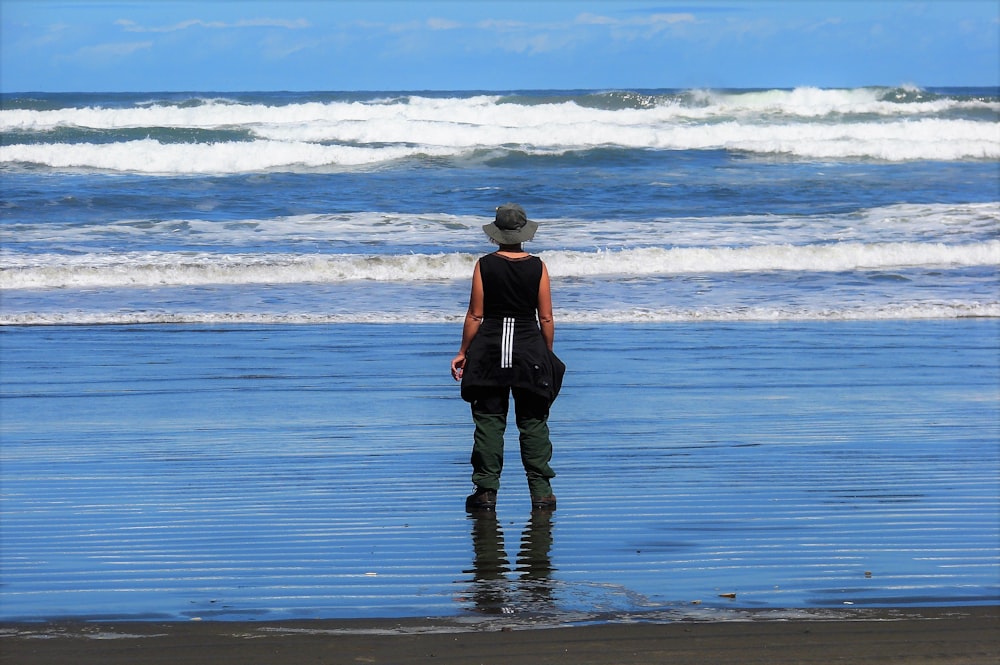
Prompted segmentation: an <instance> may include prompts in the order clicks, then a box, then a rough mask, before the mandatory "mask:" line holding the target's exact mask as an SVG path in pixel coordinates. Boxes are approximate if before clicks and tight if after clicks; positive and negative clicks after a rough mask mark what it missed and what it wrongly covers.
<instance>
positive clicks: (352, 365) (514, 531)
mask: <svg viewBox="0 0 1000 665" xmlns="http://www.w3.org/2000/svg"><path fill="white" fill-rule="evenodd" d="M459 335H460V329H459V328H458V327H457V326H455V325H417V324H408V325H363V324H350V325H260V326H258V325H250V324H246V325H237V326H207V325H193V326H192V325H175V326H163V325H145V326H98V327H87V326H71V327H58V326H56V327H45V326H43V327H17V326H13V327H11V326H8V327H4V328H0V361H2V367H3V383H2V385H3V393H2V401H0V417H2V418H0V423H2V424H0V437H2V448H0V452H2V458H0V459H2V465H0V474H2V475H0V488H2V493H3V502H2V513H0V536H2V538H0V542H2V547H0V569H2V571H3V572H2V583H3V594H2V596H0V618H2V619H4V620H11V619H41V618H54V617H67V616H72V617H90V618H108V619H110V618H115V619H154V618H156V619H184V618H204V619H236V618H250V619H262V620H263V619H275V618H292V617H297V618H306V617H327V618H330V617H334V618H336V617H380V616H381V617H384V616H459V617H469V618H470V619H475V618H476V617H480V618H482V617H494V616H495V617H503V618H505V619H508V620H525V621H533V622H537V621H556V622H559V621H581V620H603V619H607V618H614V617H633V616H645V617H662V616H669V617H676V616H686V615H691V614H699V615H706V614H707V615H709V616H712V615H718V614H720V613H724V612H726V611H729V610H739V609H748V608H750V609H753V608H756V609H771V610H775V611H778V610H787V609H790V608H791V609H794V608H840V607H849V606H867V607H873V606H897V607H898V606H917V605H975V604H993V603H996V602H997V601H998V600H1000V555H998V547H997V543H998V542H1000V505H998V502H997V496H998V495H1000V451H998V443H997V442H998V441H1000V406H998V405H1000V401H998V397H1000V395H998V386H1000V369H998V356H997V351H996V349H997V348H998V342H1000V324H998V322H997V320H996V319H979V320H976V319H969V320H949V321H896V322H892V321H889V322H887V321H881V322H785V323H750V322H738V323H675V324H662V323H661V324H635V325H625V324H616V325H563V326H560V327H559V328H558V330H557V346H558V348H559V350H560V355H561V356H562V357H563V358H564V360H565V361H566V363H567V365H568V366H569V374H568V375H567V381H566V386H565V388H564V392H563V394H562V395H561V396H560V398H559V400H558V401H557V402H556V405H555V406H554V408H553V412H552V418H551V426H552V430H553V437H554V441H555V449H556V451H555V458H554V460H553V467H554V468H555V469H556V471H557V473H558V474H559V475H558V477H557V478H556V479H555V481H554V486H555V489H556V493H557V495H558V497H559V509H558V511H557V512H556V513H555V514H554V515H552V517H551V519H549V520H545V519H540V518H535V519H532V517H531V515H530V510H529V503H528V495H527V489H526V487H525V484H524V479H523V475H522V473H521V472H520V469H519V468H518V467H519V464H518V458H517V455H516V438H515V437H514V436H513V435H510V436H509V437H508V446H509V447H510V449H509V451H508V464H507V469H506V471H505V474H504V478H503V482H504V485H503V487H502V489H501V493H500V497H499V507H498V511H497V519H496V520H495V521H490V520H477V519H473V518H470V517H468V516H467V515H466V514H465V513H464V512H463V507H464V496H465V494H466V493H467V492H468V490H469V488H470V484H469V480H468V478H469V474H470V471H471V469H470V467H469V465H468V455H469V449H470V439H471V425H470V419H469V415H468V413H467V407H466V405H465V403H463V402H462V401H461V399H460V398H459V397H458V392H457V386H456V384H454V382H452V380H451V379H450V377H449V376H448V365H447V363H448V360H449V359H450V358H451V355H452V354H453V352H454V349H455V348H456V345H457V343H458V338H459ZM731 594H735V597H728V596H729V595H731Z"/></svg>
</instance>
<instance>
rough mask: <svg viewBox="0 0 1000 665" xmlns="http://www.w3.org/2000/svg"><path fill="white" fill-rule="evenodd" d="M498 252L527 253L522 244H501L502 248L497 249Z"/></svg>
mask: <svg viewBox="0 0 1000 665" xmlns="http://www.w3.org/2000/svg"><path fill="white" fill-rule="evenodd" d="M497 253H498V254H527V252H525V251H524V250H523V249H521V245H519V244H518V245H500V249H498V250H497Z"/></svg>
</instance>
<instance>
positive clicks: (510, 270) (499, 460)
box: [451, 203, 566, 512]
mask: <svg viewBox="0 0 1000 665" xmlns="http://www.w3.org/2000/svg"><path fill="white" fill-rule="evenodd" d="M537 229H538V224H537V223H536V222H533V221H531V220H529V219H528V218H527V216H526V215H525V212H524V210H523V209H522V208H521V206H519V205H517V204H514V203H507V204H504V205H502V206H500V207H499V208H497V210H496V219H495V221H494V222H493V223H491V224H487V225H485V226H484V227H483V230H484V231H486V235H488V236H489V237H490V238H491V239H492V240H493V241H494V242H496V243H497V244H498V245H499V246H500V248H499V249H498V250H497V251H496V252H493V253H492V254H487V255H485V256H483V257H480V259H479V261H477V262H476V268H475V270H474V271H473V274H472V295H471V296H470V298H469V310H468V312H467V313H466V315H465V325H464V327H463V330H462V345H461V347H460V348H459V351H458V355H456V356H455V358H454V359H452V361H451V375H452V377H454V378H455V380H456V381H459V380H461V382H462V399H464V400H465V401H467V402H469V403H470V404H471V405H472V420H473V422H474V423H475V426H476V429H475V434H474V436H473V446H472V482H473V483H474V484H475V486H476V488H475V492H474V493H473V494H472V495H471V496H469V497H468V498H467V499H466V501H465V509H466V510H467V511H469V512H483V511H488V512H492V511H494V510H496V497H497V490H499V489H500V473H501V471H502V470H503V445H504V431H505V430H506V426H507V411H508V407H509V403H510V396H511V394H513V396H514V414H515V420H516V422H517V428H518V431H519V432H520V444H521V462H522V464H523V465H524V471H525V474H526V475H527V478H528V489H529V490H530V491H531V508H532V510H555V508H556V498H555V496H553V494H552V486H551V484H550V483H549V480H550V479H551V478H553V477H555V475H556V474H555V472H554V471H553V470H552V468H551V467H550V466H549V460H550V459H551V458H552V442H551V441H550V439H549V426H548V417H549V407H550V406H551V404H552V402H553V401H554V400H555V398H556V396H557V395H558V394H559V388H560V386H561V384H562V377H563V372H564V371H565V369H566V368H565V366H564V365H563V364H562V362H560V361H559V359H558V358H557V357H556V356H555V354H554V353H553V352H552V345H553V341H554V339H555V324H554V322H553V318H552V295H551V291H550V285H549V273H548V269H547V268H546V267H545V264H544V263H543V262H542V260H541V259H540V258H538V257H537V256H532V255H531V254H529V253H527V252H525V251H524V250H523V249H522V248H521V243H523V242H526V241H528V240H531V239H532V238H533V237H534V235H535V231H536V230H537Z"/></svg>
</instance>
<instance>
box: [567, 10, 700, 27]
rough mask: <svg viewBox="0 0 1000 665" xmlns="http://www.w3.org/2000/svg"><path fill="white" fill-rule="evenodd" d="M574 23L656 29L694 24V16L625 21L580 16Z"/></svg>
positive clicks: (681, 15)
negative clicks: (677, 24)
mask: <svg viewBox="0 0 1000 665" xmlns="http://www.w3.org/2000/svg"><path fill="white" fill-rule="evenodd" d="M576 22H577V23H579V24H583V25H610V26H614V27H630V28H634V27H656V26H663V25H673V24H675V23H694V22H695V17H694V14H686V13H685V14H649V15H647V16H635V17H632V18H627V19H618V18H612V17H610V16H600V15H598V14H580V15H579V16H577V17H576Z"/></svg>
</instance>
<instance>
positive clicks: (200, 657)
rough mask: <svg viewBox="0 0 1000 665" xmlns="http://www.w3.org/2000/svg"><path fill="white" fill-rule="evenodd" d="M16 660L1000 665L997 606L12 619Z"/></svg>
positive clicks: (11, 651) (4, 644)
mask: <svg viewBox="0 0 1000 665" xmlns="http://www.w3.org/2000/svg"><path fill="white" fill-rule="evenodd" d="M0 634H2V637H0V649H2V651H0V653H2V656H0V662H3V663H5V664H6V663H9V664H10V665H14V664H17V665H34V664H36V663H37V664H39V665H41V664H45V665H62V664H64V663H65V664H66V665H89V664H91V663H93V664H95V665H96V664H98V663H100V664H102V665H118V664H122V665H125V664H127V665H136V664H140V663H141V664H144V665H159V664H161V663H162V664H163V665H176V664H177V663H205V664H207V663H211V664H218V665H228V664H233V665H237V664H239V665H256V664H258V663H259V664H264V663H268V664H279V663H280V664H282V665H296V664H298V663H376V664H392V665H408V664H424V663H428V664H429V663H434V664H436V665H450V664H454V665H459V664H461V665H466V664H469V663H554V664H567V665H598V664H612V663H614V664H617V665H628V664H632V663H635V664H639V663H641V664H643V665H649V664H652V663H671V664H678V665H684V664H685V663H691V664H692V665H694V664H697V665H704V664H705V663H741V664H744V665H749V664H752V663H768V664H771V665H782V664H785V663H820V664H823V665H828V664H830V663H866V664H867V663H907V664H911V663H918V664H944V663H947V664H949V665H955V664H966V663H967V664H969V665H989V664H990V663H997V662H1000V608H998V607H973V608H937V609H921V610H913V611H910V610H907V611H906V612H905V613H899V612H893V611H859V612H857V613H856V614H849V615H842V616H841V618H838V619H823V620H801V619H796V620H789V621H779V620H758V621H753V620H751V621H722V622H710V621H704V622H703V621H679V622H675V623H667V624H621V623H605V624H596V625H589V626H574V627H558V628H546V629H518V628H510V629H501V628H497V627H496V626H492V627H491V629H490V630H487V631H481V630H469V626H468V625H465V626H463V625H461V624H460V623H457V622H452V621H450V620H447V619H442V620H440V621H436V622H432V621H429V620H421V619H406V620H353V621H352V620H340V621H323V620H317V621H289V622H278V623H256V622H249V623H244V622H186V623H156V622H149V623H146V622H143V623H83V622H80V623H74V622H66V623H36V624H4V625H3V626H2V632H0Z"/></svg>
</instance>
